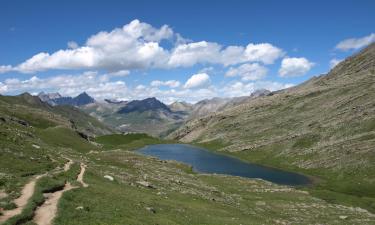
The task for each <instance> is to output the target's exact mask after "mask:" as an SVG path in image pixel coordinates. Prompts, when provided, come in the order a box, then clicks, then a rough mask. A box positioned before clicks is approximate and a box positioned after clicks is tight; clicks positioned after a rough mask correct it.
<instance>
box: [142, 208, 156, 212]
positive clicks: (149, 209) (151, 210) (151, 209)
mask: <svg viewBox="0 0 375 225" xmlns="http://www.w3.org/2000/svg"><path fill="white" fill-rule="evenodd" d="M145 209H146V210H148V211H150V212H152V213H156V210H155V209H154V208H152V207H146V208H145Z"/></svg>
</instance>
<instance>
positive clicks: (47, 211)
mask: <svg viewBox="0 0 375 225" xmlns="http://www.w3.org/2000/svg"><path fill="white" fill-rule="evenodd" d="M67 160H68V162H67V163H66V164H65V165H64V171H65V172H66V171H68V170H70V167H71V166H72V164H73V160H71V159H67ZM85 171H86V165H85V164H84V163H81V171H80V173H79V174H78V176H77V181H78V182H79V183H80V184H81V185H82V186H83V187H88V184H86V183H85V182H84V181H83V176H84V174H85ZM46 175H47V173H46V174H42V175H38V176H35V177H33V178H32V179H31V180H30V181H29V182H28V183H27V184H25V186H24V187H23V189H22V191H21V195H20V197H18V198H17V199H15V200H14V203H15V204H16V206H17V207H16V208H14V209H11V210H4V211H3V212H2V215H0V223H3V222H5V221H7V220H8V219H10V218H12V217H14V216H16V215H19V214H21V213H22V211H23V209H24V208H25V206H26V205H27V203H28V202H29V200H30V198H31V197H32V196H33V194H34V191H35V186H36V183H37V181H38V180H39V179H40V178H42V177H44V176H46ZM74 188H78V187H74V186H72V185H71V184H70V183H69V182H67V183H66V184H65V186H64V188H63V189H62V190H59V191H56V192H53V193H46V194H44V196H45V198H46V200H45V202H44V203H43V204H42V205H41V206H39V207H38V208H37V209H36V210H35V212H34V218H33V221H34V223H36V224H38V225H51V224H52V221H53V219H54V218H55V216H56V213H57V205H58V202H59V200H60V198H61V197H62V195H63V193H64V192H66V191H69V190H72V189H74Z"/></svg>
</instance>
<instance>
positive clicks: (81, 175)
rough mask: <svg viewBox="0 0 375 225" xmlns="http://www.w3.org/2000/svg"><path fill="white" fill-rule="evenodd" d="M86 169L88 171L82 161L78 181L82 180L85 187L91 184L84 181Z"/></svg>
mask: <svg viewBox="0 0 375 225" xmlns="http://www.w3.org/2000/svg"><path fill="white" fill-rule="evenodd" d="M85 171H86V165H85V164H83V163H81V172H80V173H79V174H78V176H77V181H78V182H80V183H81V184H82V186H83V187H88V186H89V185H88V184H86V183H85V182H84V181H83V175H84V174H85Z"/></svg>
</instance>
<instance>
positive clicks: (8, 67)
mask: <svg viewBox="0 0 375 225" xmlns="http://www.w3.org/2000/svg"><path fill="white" fill-rule="evenodd" d="M12 70H13V68H12V66H11V65H3V66H1V65H0V73H7V72H10V71H12Z"/></svg>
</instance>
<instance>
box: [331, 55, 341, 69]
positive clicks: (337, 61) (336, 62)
mask: <svg viewBox="0 0 375 225" xmlns="http://www.w3.org/2000/svg"><path fill="white" fill-rule="evenodd" d="M341 61H342V59H336V58H334V59H331V60H330V61H329V66H330V68H331V69H332V68H333V67H335V66H336V65H337V64H339V63H340V62H341Z"/></svg>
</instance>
